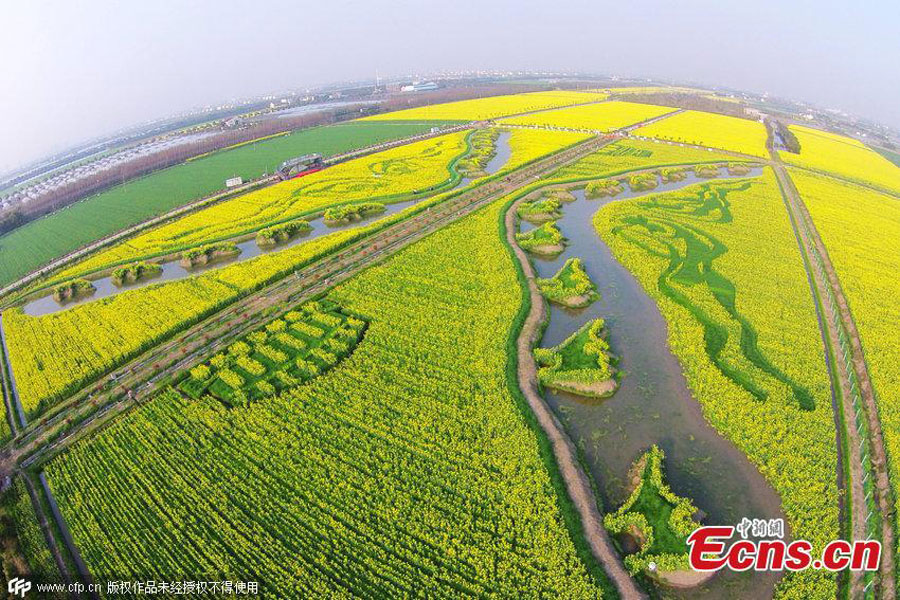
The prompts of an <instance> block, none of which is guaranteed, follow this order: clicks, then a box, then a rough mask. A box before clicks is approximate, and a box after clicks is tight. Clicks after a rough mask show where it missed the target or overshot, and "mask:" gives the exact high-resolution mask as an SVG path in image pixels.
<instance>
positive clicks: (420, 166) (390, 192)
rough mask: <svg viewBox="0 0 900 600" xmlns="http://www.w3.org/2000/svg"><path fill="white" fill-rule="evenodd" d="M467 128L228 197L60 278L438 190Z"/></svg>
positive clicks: (447, 179)
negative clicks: (333, 210) (362, 203)
mask: <svg viewBox="0 0 900 600" xmlns="http://www.w3.org/2000/svg"><path fill="white" fill-rule="evenodd" d="M466 135H468V133H467V132H459V133H453V134H448V135H444V136H440V137H437V138H432V139H428V140H423V141H420V142H415V143H412V144H408V145H405V146H400V147H397V148H392V149H390V150H386V151H384V152H378V153H376V154H372V155H369V156H364V157H361V158H357V159H353V160H350V161H347V162H344V163H339V164H337V165H335V166H333V167H329V168H327V169H325V170H323V171H319V172H317V173H312V174H310V175H306V176H305V177H301V178H298V179H290V180H288V181H284V182H282V183H279V184H276V185H273V186H270V187H267V188H263V189H260V190H257V191H255V192H250V193H248V194H244V195H243V196H239V197H237V198H234V199H232V200H226V201H225V202H222V203H219V204H216V205H214V206H211V207H209V208H205V209H203V210H200V211H198V212H195V213H192V214H190V215H187V216H185V217H182V218H180V219H177V220H175V221H173V222H171V223H169V224H166V225H162V226H160V227H157V228H155V229H152V230H150V231H148V232H146V233H144V234H141V235H138V236H136V237H134V238H131V239H129V240H127V241H125V242H122V243H121V244H118V245H116V246H113V247H112V248H110V249H109V250H105V251H102V252H100V253H98V254H96V255H94V256H93V257H91V258H88V259H86V260H84V261H82V262H81V263H78V264H77V265H74V266H73V267H71V268H69V269H66V270H65V271H63V272H62V273H60V274H59V275H58V276H57V279H62V278H68V277H72V276H74V275H77V274H81V273H84V272H89V271H94V270H97V269H101V268H103V267H107V266H110V265H115V264H118V263H121V262H123V261H127V260H134V259H138V258H146V257H150V256H158V255H164V254H169V253H171V252H175V251H178V250H182V249H184V248H187V247H191V246H196V245H199V244H204V243H209V242H211V241H213V240H216V239H221V238H226V237H233V236H237V235H241V234H246V233H251V232H254V231H256V230H258V229H261V228H263V227H266V226H271V225H273V224H276V223H280V222H282V221H286V220H290V219H296V218H297V217H300V216H303V215H306V214H308V213H311V212H316V211H321V210H323V209H325V208H329V207H331V206H335V205H338V204H343V203H347V202H353V201H358V200H368V201H370V200H375V199H380V200H381V201H382V202H390V201H393V200H399V199H403V198H408V197H411V196H412V197H414V196H415V195H420V196H423V197H424V195H426V194H428V193H432V192H433V191H434V190H433V189H431V188H439V187H440V186H444V187H449V186H452V185H453V184H454V183H456V182H457V181H458V180H459V175H458V174H456V173H455V172H454V171H453V169H452V166H451V163H452V162H453V161H454V159H456V158H457V157H459V156H461V155H462V154H463V153H465V151H466V141H465V138H466Z"/></svg>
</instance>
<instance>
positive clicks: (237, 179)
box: [225, 177, 244, 189]
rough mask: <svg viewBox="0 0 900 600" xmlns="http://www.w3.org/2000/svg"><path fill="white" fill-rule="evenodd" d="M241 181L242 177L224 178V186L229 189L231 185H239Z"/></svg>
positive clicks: (242, 180)
mask: <svg viewBox="0 0 900 600" xmlns="http://www.w3.org/2000/svg"><path fill="white" fill-rule="evenodd" d="M242 183H244V178H243V177H232V178H230V179H226V180H225V187H226V188H229V189H230V188H233V187H237V186H239V185H241V184H242Z"/></svg>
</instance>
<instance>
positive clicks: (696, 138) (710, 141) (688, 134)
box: [634, 110, 769, 158]
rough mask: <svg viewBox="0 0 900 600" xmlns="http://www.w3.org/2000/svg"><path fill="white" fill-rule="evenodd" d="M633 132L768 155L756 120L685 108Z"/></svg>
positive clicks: (743, 152) (761, 130)
mask: <svg viewBox="0 0 900 600" xmlns="http://www.w3.org/2000/svg"><path fill="white" fill-rule="evenodd" d="M634 133H635V135H642V136H648V137H654V138H659V139H662V140H671V141H673V142H683V143H686V144H694V145H698V146H706V147H708V148H718V149H720V150H728V151H730V152H740V153H741V154H750V155H752V156H759V157H763V158H768V156H769V153H768V151H767V150H766V140H767V139H768V133H767V132H766V127H765V125H763V124H762V123H760V122H758V121H751V120H749V119H739V118H737V117H728V116H725V115H717V114H713V113H706V112H699V111H695V110H688V111H685V112H682V113H679V114H677V115H674V116H671V117H668V118H665V119H663V120H661V121H658V122H656V123H651V124H649V125H645V126H644V127H639V128H638V129H636V130H635V132H634Z"/></svg>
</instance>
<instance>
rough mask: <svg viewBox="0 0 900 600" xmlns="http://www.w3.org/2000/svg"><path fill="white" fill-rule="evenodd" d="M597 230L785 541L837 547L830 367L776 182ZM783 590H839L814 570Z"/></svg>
mask: <svg viewBox="0 0 900 600" xmlns="http://www.w3.org/2000/svg"><path fill="white" fill-rule="evenodd" d="M594 225H595V227H596V229H597V231H598V232H599V234H600V236H601V237H602V238H603V239H604V241H606V243H607V244H609V246H610V247H611V249H612V251H613V254H614V255H615V257H616V258H617V259H618V260H619V261H620V262H621V263H622V264H623V265H625V266H626V267H627V268H628V269H629V270H630V271H631V272H632V273H633V274H634V275H635V276H636V277H637V279H638V281H639V282H640V283H641V285H642V286H643V287H644V289H645V290H646V291H647V293H648V294H649V295H650V296H651V297H652V298H653V299H654V300H656V303H657V305H658V306H659V308H660V310H661V312H662V314H663V316H664V317H665V319H666V321H667V322H668V342H669V345H670V347H671V349H672V351H673V353H674V354H675V356H676V357H677V358H678V359H679V361H680V363H681V365H682V369H683V370H684V374H685V377H686V379H687V382H688V385H689V387H690V389H691V390H692V392H693V395H694V397H695V398H696V399H697V400H698V401H699V402H700V405H701V407H702V409H703V413H704V415H705V416H706V418H707V419H708V420H709V422H710V423H711V424H712V425H713V426H714V427H715V428H716V429H718V430H719V431H720V432H721V433H722V434H723V435H724V436H725V437H727V438H729V439H731V440H732V441H733V442H734V443H735V444H736V445H737V447H738V448H740V449H741V450H742V451H743V452H744V453H745V454H746V455H747V456H748V457H749V458H750V460H751V461H752V462H754V463H755V464H756V465H757V466H758V467H759V469H760V471H761V472H762V474H763V475H764V476H765V477H766V478H767V479H768V480H769V481H770V482H771V483H772V485H773V486H774V488H775V489H776V491H777V492H778V493H779V495H780V496H781V499H782V503H783V507H784V511H785V514H786V516H787V519H788V522H789V523H790V525H791V527H792V530H793V535H794V537H795V539H806V540H810V541H811V542H812V543H813V546H814V547H815V548H817V549H819V548H821V547H822V545H823V544H824V543H825V542H827V541H828V540H830V539H834V538H835V537H836V536H837V535H838V497H837V485H836V481H835V473H836V465H837V455H836V451H835V444H834V436H835V433H834V421H833V412H832V406H831V394H830V387H829V381H828V371H827V369H826V367H825V364H824V357H823V346H822V340H821V336H820V332H819V328H818V323H817V318H816V313H815V308H814V303H813V299H812V295H811V291H810V287H809V283H808V280H807V276H806V272H805V269H804V265H803V262H802V257H801V255H800V253H799V250H798V246H797V241H796V239H795V237H794V234H793V230H792V228H791V224H790V221H789V219H788V215H787V212H786V211H785V209H784V204H783V200H782V198H781V195H780V192H779V189H778V187H777V184H776V182H775V179H774V174H773V173H771V172H770V171H769V170H766V171H765V172H764V175H763V176H762V177H760V178H752V179H745V180H731V181H713V182H707V183H702V184H696V185H693V186H689V187H687V188H684V189H682V190H678V191H675V192H670V193H661V194H653V195H650V196H646V197H642V198H636V199H633V200H624V201H620V202H613V203H611V204H608V205H606V206H604V207H602V208H601V209H600V210H599V211H598V212H597V214H596V216H595V218H594ZM760 231H765V232H766V235H765V237H764V238H761V237H760V235H759V232H760ZM776 265H777V268H775V266H776ZM817 551H818V550H815V551H814V552H817ZM779 585H780V586H781V589H782V591H783V592H784V593H790V594H792V595H793V597H832V596H833V595H834V593H835V580H834V577H833V575H829V574H826V573H823V572H816V571H805V572H802V573H794V574H788V575H787V576H786V577H785V579H784V580H783V581H782V582H781V583H780V584H779Z"/></svg>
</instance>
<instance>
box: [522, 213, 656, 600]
mask: <svg viewBox="0 0 900 600" xmlns="http://www.w3.org/2000/svg"><path fill="white" fill-rule="evenodd" d="M521 202H522V200H521V199H520V200H518V201H516V202H514V203H513V204H512V206H511V207H510V208H509V210H508V211H507V213H506V216H505V222H506V238H507V242H508V243H509V245H510V246H511V247H512V249H513V252H514V253H515V256H516V259H517V260H518V261H519V263H520V264H521V265H522V269H523V271H524V273H525V277H526V278H527V280H528V293H529V295H530V297H531V310H530V311H529V313H528V317H527V318H526V319H525V322H524V324H523V325H522V330H521V331H520V332H519V338H518V340H517V341H516V347H517V354H518V359H517V360H518V365H517V366H518V381H519V388H520V389H521V390H522V394H524V396H525V399H526V400H527V401H528V405H529V407H530V408H531V410H532V412H533V413H534V416H535V418H536V419H537V422H538V424H539V425H540V427H541V429H542V430H543V431H544V434H545V435H546V436H547V439H548V440H549V441H550V445H551V448H552V450H553V455H554V457H555V458H556V463H557V465H558V467H559V472H560V475H561V476H562V478H563V481H564V482H565V485H566V491H567V492H568V494H569V497H570V498H571V499H572V503H573V504H574V506H575V509H576V510H577V511H578V515H579V517H580V519H581V526H582V529H583V530H584V536H585V538H586V539H587V541H588V544H589V545H590V548H591V552H592V553H593V555H594V556H595V557H596V559H597V560H598V561H599V562H600V564H601V565H603V568H604V570H605V571H606V573H607V575H608V576H609V578H610V580H611V581H612V582H613V584H614V585H615V586H616V589H617V590H618V592H619V595H620V596H621V597H622V598H624V599H626V600H631V599H637V598H646V596H645V595H644V593H643V592H642V591H641V590H640V588H639V587H638V586H637V584H636V583H635V581H634V579H632V578H631V576H630V575H629V574H628V572H627V571H626V570H625V566H624V564H623V563H622V561H621V559H620V558H619V555H618V553H617V552H616V550H615V548H614V547H613V544H612V540H611V539H610V537H609V533H608V532H607V531H606V529H605V528H604V527H603V517H602V515H601V514H600V509H599V508H598V503H597V498H596V497H595V496H594V491H593V489H592V488H591V484H590V481H589V480H588V477H587V475H586V474H585V472H584V471H583V470H582V468H581V464H580V463H579V462H578V458H577V450H576V448H575V444H574V443H573V442H572V440H571V439H570V438H569V436H568V435H567V434H566V432H565V431H564V429H563V426H562V423H560V422H559V419H557V418H556V416H555V415H554V414H553V412H552V411H551V410H550V407H549V406H547V403H546V402H544V399H543V398H542V397H541V395H540V393H539V392H538V387H537V365H536V364H535V362H534V358H533V357H532V354H531V350H532V348H533V346H534V343H535V341H536V340H537V337H538V335H539V333H540V326H541V323H542V322H543V319H544V300H543V296H541V293H540V292H539V291H538V289H537V285H535V282H534V277H535V274H534V269H532V267H531V263H530V262H529V261H528V258H527V257H526V256H525V252H524V251H523V250H522V249H521V248H519V246H518V244H516V239H515V210H516V207H517V206H518V205H519V204H520V203H521Z"/></svg>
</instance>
